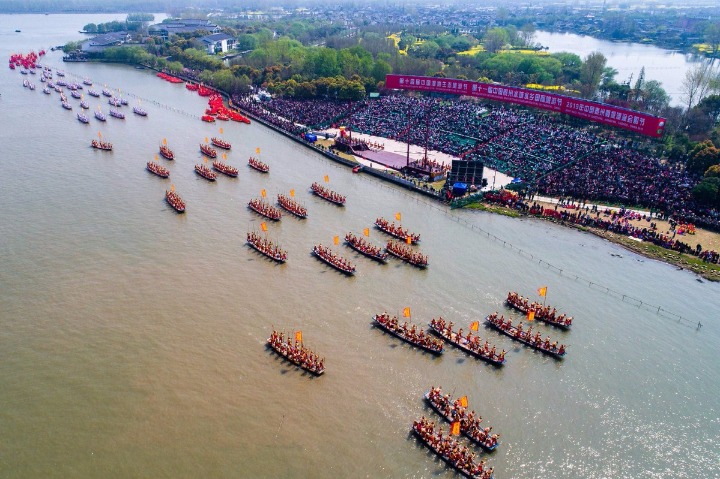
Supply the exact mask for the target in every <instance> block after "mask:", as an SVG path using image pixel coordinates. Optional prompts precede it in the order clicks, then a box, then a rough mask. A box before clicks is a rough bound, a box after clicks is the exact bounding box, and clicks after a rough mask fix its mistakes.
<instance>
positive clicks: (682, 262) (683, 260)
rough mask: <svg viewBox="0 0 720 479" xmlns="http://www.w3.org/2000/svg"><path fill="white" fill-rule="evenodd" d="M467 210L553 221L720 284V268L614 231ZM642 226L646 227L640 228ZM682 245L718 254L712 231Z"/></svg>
mask: <svg viewBox="0 0 720 479" xmlns="http://www.w3.org/2000/svg"><path fill="white" fill-rule="evenodd" d="M536 202H537V203H538V204H540V205H542V206H543V207H544V208H555V203H550V202H543V201H536ZM465 208H466V209H476V210H481V211H486V212H489V213H495V214H502V215H505V216H510V217H513V218H519V217H531V218H538V219H545V220H549V221H552V222H553V223H556V224H559V225H562V226H568V227H571V228H575V229H577V230H580V231H584V232H587V233H591V234H594V235H595V236H599V237H600V238H603V239H605V240H607V241H610V242H612V243H615V244H617V245H620V246H622V247H624V248H626V249H628V250H630V251H632V252H634V253H637V254H639V255H641V256H643V257H645V258H648V259H653V260H657V261H662V262H663V263H668V264H671V265H673V266H676V267H677V268H678V269H686V270H689V271H692V272H693V273H695V274H697V275H698V276H701V277H702V278H704V279H706V280H708V281H715V282H720V264H714V263H707V262H705V261H702V260H701V259H699V258H698V257H696V256H693V255H690V254H684V253H680V252H678V251H674V250H670V249H667V248H663V247H661V246H657V245H655V244H653V243H650V242H647V241H638V240H637V239H636V238H632V237H629V236H626V235H622V234H619V233H615V232H613V231H607V230H603V229H601V228H594V227H588V226H583V225H579V224H575V223H572V222H568V221H562V220H559V219H556V218H552V217H549V216H536V215H530V214H527V213H525V212H521V211H518V210H517V209H515V208H508V207H505V206H502V205H498V204H496V203H484V202H482V203H471V204H469V205H467V206H465ZM559 210H560V211H567V212H569V213H572V212H573V210H570V209H567V208H563V207H559ZM628 221H629V222H630V223H631V224H632V225H633V226H640V227H646V226H648V222H647V220H642V219H637V220H628ZM643 222H645V224H643ZM652 222H653V223H655V224H656V225H657V228H658V230H659V231H664V232H668V233H670V223H669V222H668V221H665V220H661V219H659V218H653V219H652ZM684 241H685V242H687V243H698V244H701V245H702V246H703V249H704V250H711V251H720V234H719V233H715V232H713V231H708V230H704V229H699V228H698V229H697V230H696V232H695V234H694V235H688V236H685V237H684Z"/></svg>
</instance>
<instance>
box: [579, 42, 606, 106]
mask: <svg viewBox="0 0 720 479" xmlns="http://www.w3.org/2000/svg"><path fill="white" fill-rule="evenodd" d="M606 63H607V59H606V58H605V55H603V54H602V53H600V52H593V53H591V54H589V55H588V56H587V57H585V61H584V62H583V64H582V67H581V68H580V94H581V95H582V96H583V97H584V98H592V97H593V96H594V95H595V92H596V91H597V89H598V86H599V85H600V80H602V76H603V71H604V70H605V64H606Z"/></svg>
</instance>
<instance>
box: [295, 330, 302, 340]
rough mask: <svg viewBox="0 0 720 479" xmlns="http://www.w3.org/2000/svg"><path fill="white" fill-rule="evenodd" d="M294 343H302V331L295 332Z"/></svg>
mask: <svg viewBox="0 0 720 479" xmlns="http://www.w3.org/2000/svg"><path fill="white" fill-rule="evenodd" d="M295 342H296V343H302V331H295Z"/></svg>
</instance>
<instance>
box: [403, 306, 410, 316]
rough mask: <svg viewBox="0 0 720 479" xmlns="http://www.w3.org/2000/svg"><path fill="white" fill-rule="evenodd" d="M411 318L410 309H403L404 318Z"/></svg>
mask: <svg viewBox="0 0 720 479" xmlns="http://www.w3.org/2000/svg"><path fill="white" fill-rule="evenodd" d="M409 317H410V308H405V309H403V318H409Z"/></svg>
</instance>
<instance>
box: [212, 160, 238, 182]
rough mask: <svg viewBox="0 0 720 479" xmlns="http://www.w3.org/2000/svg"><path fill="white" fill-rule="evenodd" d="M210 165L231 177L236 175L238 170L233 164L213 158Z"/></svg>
mask: <svg viewBox="0 0 720 479" xmlns="http://www.w3.org/2000/svg"><path fill="white" fill-rule="evenodd" d="M212 166H213V169H215V170H217V171H219V172H220V173H222V174H224V175H227V176H231V177H233V178H235V177H237V175H238V174H239V171H238V169H237V168H235V167H234V166H230V165H228V164H227V163H225V162H223V161H218V160H215V161H213V164H212Z"/></svg>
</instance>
